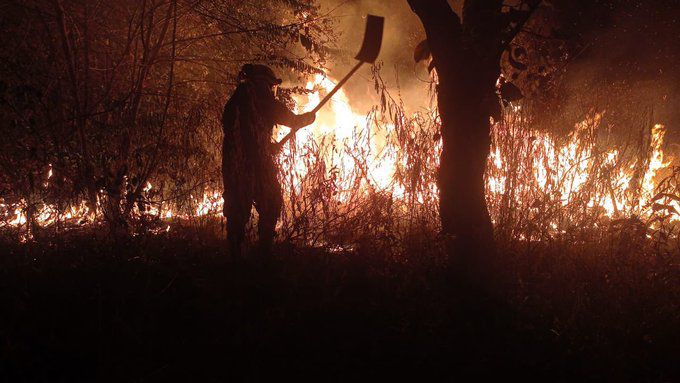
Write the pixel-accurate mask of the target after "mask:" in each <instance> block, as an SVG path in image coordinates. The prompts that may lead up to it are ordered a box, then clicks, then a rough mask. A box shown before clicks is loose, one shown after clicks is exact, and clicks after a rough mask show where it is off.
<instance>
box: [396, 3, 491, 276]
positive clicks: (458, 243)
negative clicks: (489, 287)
mask: <svg viewBox="0 0 680 383" xmlns="http://www.w3.org/2000/svg"><path fill="white" fill-rule="evenodd" d="M409 4H410V5H411V8H412V9H413V11H414V12H415V13H416V14H417V15H418V17H419V18H420V20H421V21H422V23H423V26H424V28H425V33H426V36H427V41H428V46H429V48H430V52H431V54H432V60H433V63H434V67H435V68H436V71H437V76H438V85H437V104H438V107H439V114H440V118H441V136H442V155H441V160H440V168H439V178H438V183H439V185H438V186H439V192H440V196H439V197H440V198H439V210H440V219H441V224H442V231H443V234H445V235H447V236H450V237H451V239H452V244H453V250H454V252H455V253H456V254H455V256H456V259H457V260H458V261H461V262H465V263H466V264H469V263H470V262H472V261H474V260H475V259H479V255H480V254H481V253H488V252H489V251H490V250H492V249H493V229H492V224H491V219H490V217H489V213H488V210H487V207H486V201H485V193H484V189H485V187H484V171H485V168H486V159H487V157H488V155H489V149H490V137H489V134H490V125H489V115H490V114H489V113H488V111H487V110H485V103H484V100H485V98H486V97H488V96H489V95H493V94H494V92H495V82H496V79H497V77H498V73H499V72H500V64H499V62H497V63H496V64H495V65H489V62H492V61H489V60H484V59H483V58H482V57H480V55H479V54H478V52H477V51H476V49H474V48H475V47H474V45H473V44H470V43H469V40H468V39H467V36H465V30H464V28H463V27H464V26H463V25H462V24H461V21H460V18H459V17H458V15H457V14H456V13H455V12H454V11H453V10H452V9H451V8H450V6H449V5H448V3H447V1H446V0H440V1H434V0H431V1H418V0H409ZM461 266H462V267H465V268H467V267H468V266H469V265H465V266H463V265H461Z"/></svg>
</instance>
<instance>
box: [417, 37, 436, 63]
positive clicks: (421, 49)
mask: <svg viewBox="0 0 680 383" xmlns="http://www.w3.org/2000/svg"><path fill="white" fill-rule="evenodd" d="M430 56H432V53H431V52H430V46H429V45H428V44H427V39H425V40H423V41H421V42H420V43H418V45H416V49H415V50H414V51H413V60H415V62H417V63H419V62H421V61H423V60H427V59H429V58H430Z"/></svg>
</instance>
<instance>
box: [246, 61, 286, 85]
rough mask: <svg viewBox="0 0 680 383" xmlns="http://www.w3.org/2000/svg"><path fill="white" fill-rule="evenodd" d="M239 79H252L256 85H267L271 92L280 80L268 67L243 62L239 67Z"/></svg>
mask: <svg viewBox="0 0 680 383" xmlns="http://www.w3.org/2000/svg"><path fill="white" fill-rule="evenodd" d="M239 79H240V81H252V82H253V83H255V84H258V85H262V86H267V87H269V88H270V89H271V90H272V92H275V91H276V88H277V87H278V86H279V85H280V84H281V82H282V80H281V79H280V78H278V77H277V76H276V74H275V73H274V71H273V70H272V69H271V68H270V67H268V66H266V65H261V64H245V65H244V66H243V67H241V73H239Z"/></svg>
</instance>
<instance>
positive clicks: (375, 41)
mask: <svg viewBox="0 0 680 383" xmlns="http://www.w3.org/2000/svg"><path fill="white" fill-rule="evenodd" d="M384 25H385V18H384V17H381V16H374V15H368V17H367V18H366V32H365V33H364V42H363V44H362V45H361V49H360V50H359V53H357V55H356V57H355V58H356V59H357V60H359V62H358V63H357V65H355V66H354V68H352V70H351V71H349V73H347V75H346V76H345V77H343V79H342V80H340V82H338V84H337V85H335V87H334V88H333V90H331V91H330V92H328V94H327V95H326V97H324V98H323V100H321V102H319V105H317V106H316V107H315V108H314V109H312V111H311V113H316V112H318V111H319V109H321V108H322V107H323V106H324V105H325V104H326V103H327V102H328V101H330V99H331V98H332V97H333V95H334V94H335V93H336V92H337V91H338V90H340V88H342V86H343V85H345V83H346V82H347V80H349V78H350V77H352V75H353V74H354V73H355V72H356V71H357V70H359V68H361V66H362V65H364V63H371V64H373V63H374V62H375V59H377V58H378V54H379V53H380V46H381V45H382V37H383V27H384ZM298 130H299V128H298V129H292V130H291V131H290V132H289V133H288V134H287V135H286V136H285V137H283V138H282V139H281V141H279V142H278V143H277V144H276V146H277V147H279V148H280V147H282V146H283V145H284V144H285V143H286V142H288V140H290V139H291V138H293V137H294V136H295V133H297V131H298Z"/></svg>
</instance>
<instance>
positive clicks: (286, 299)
mask: <svg viewBox="0 0 680 383" xmlns="http://www.w3.org/2000/svg"><path fill="white" fill-rule="evenodd" d="M0 246H2V247H0V248H1V249H2V251H1V259H0V312H1V314H0V363H1V364H0V381H7V382H21V381H43V382H78V381H110V382H127V381H135V382H155V381H159V382H163V381H187V382H189V381H194V382H226V381H234V380H236V381H243V380H245V381H253V380H261V379H264V378H272V377H273V378H279V379H283V378H287V377H291V376H293V377H298V378H304V379H305V380H312V379H314V380H321V381H338V380H345V379H346V378H358V379H360V380H362V381H363V380H368V379H372V380H374V379H380V380H381V381H382V380H384V379H385V378H397V380H405V379H407V378H423V377H428V378H429V377H437V378H449V379H446V380H447V381H450V380H454V379H451V378H466V379H465V380H464V381H467V380H474V381H485V380H487V379H490V378H494V377H499V378H503V380H508V379H509V378H511V377H517V376H519V377H522V378H524V380H525V381H551V382H552V381H558V382H559V381H616V382H644V381H654V382H673V381H680V380H679V379H680V374H678V367H677V366H678V364H679V363H680V309H679V304H680V272H679V270H680V267H679V266H678V257H677V256H675V255H661V254H660V253H658V254H642V253H639V254H638V253H636V254H611V253H610V252H609V250H607V251H600V252H599V253H598V252H597V251H594V250H593V249H592V248H587V247H586V248H579V249H578V250H573V251H567V250H565V249H564V248H563V247H562V248H555V247H550V246H543V247H540V248H539V247H535V246H534V247H533V248H532V247H529V246H527V247H521V248H518V249H514V250H506V251H504V252H503V254H502V255H501V256H500V260H499V262H501V263H502V266H503V267H501V268H499V270H500V271H499V272H500V273H502V275H499V280H502V279H504V280H507V281H510V284H507V285H504V287H503V291H502V294H501V296H500V297H495V298H491V297H490V296H489V295H488V294H482V293H479V292H474V291H471V290H470V289H467V288H463V287H460V286H459V285H458V284H457V283H455V282H452V281H451V277H450V274H449V273H448V272H447V271H446V268H445V267H443V264H444V261H445V259H443V257H442V256H441V254H436V253H433V254H429V252H422V253H417V254H413V255H412V256H409V257H408V258H407V259H403V258H402V259H395V257H394V256H387V255H381V254H376V252H375V250H374V249H371V248H370V246H368V247H366V248H364V249H360V250H357V251H355V252H351V253H325V252H323V251H318V250H309V249H300V248H297V249H296V248H292V247H289V246H285V245H280V246H279V247H278V248H277V249H276V251H275V254H274V255H272V256H271V257H269V258H268V259H266V260H262V259H255V258H253V257H248V258H247V259H245V260H239V261H237V260H230V259H228V257H226V256H225V254H224V251H223V250H222V246H223V242H222V240H220V239H219V237H218V236H215V235H212V234H201V233H200V232H198V231H192V230H187V232H186V233H183V234H182V235H179V234H177V233H174V234H173V235H172V236H157V237H144V236H142V237H135V238H131V239H129V240H125V241H122V242H116V243H114V242H111V241H104V240H102V239H96V238H94V237H91V236H84V237H81V238H69V239H67V240H65V239H60V240H59V241H41V242H40V243H38V244H35V243H34V244H28V245H15V244H4V245H0ZM233 378H235V379H233Z"/></svg>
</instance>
